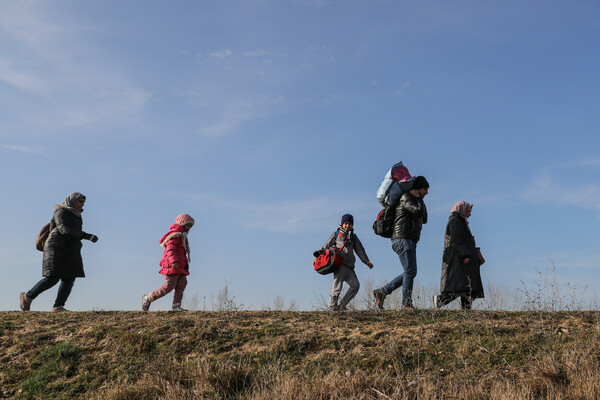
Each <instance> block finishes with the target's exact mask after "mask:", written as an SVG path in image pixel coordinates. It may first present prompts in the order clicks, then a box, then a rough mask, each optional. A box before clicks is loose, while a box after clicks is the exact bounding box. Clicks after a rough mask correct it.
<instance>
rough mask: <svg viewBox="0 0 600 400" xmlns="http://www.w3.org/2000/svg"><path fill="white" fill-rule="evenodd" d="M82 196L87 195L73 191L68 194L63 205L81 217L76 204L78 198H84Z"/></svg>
mask: <svg viewBox="0 0 600 400" xmlns="http://www.w3.org/2000/svg"><path fill="white" fill-rule="evenodd" d="M82 198H83V199H85V196H84V195H82V194H81V193H79V192H73V193H71V194H70V195H68V196H67V198H66V199H65V201H63V203H62V205H61V207H62V208H66V209H67V210H69V211H70V212H72V213H73V214H75V215H76V216H78V217H81V212H80V211H79V210H78V209H76V208H75V204H76V203H77V200H79V199H82ZM81 211H83V210H81Z"/></svg>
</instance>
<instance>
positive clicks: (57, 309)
mask: <svg viewBox="0 0 600 400" xmlns="http://www.w3.org/2000/svg"><path fill="white" fill-rule="evenodd" d="M63 311H69V310H67V309H66V308H65V307H63V306H58V307H54V308H53V309H52V312H63Z"/></svg>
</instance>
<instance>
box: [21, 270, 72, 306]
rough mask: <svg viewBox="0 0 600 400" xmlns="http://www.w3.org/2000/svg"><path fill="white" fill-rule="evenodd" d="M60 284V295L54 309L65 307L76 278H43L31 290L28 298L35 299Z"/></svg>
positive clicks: (57, 296)
mask: <svg viewBox="0 0 600 400" xmlns="http://www.w3.org/2000/svg"><path fill="white" fill-rule="evenodd" d="M58 281H61V282H60V286H59V287H58V294H57V295H56V300H55V301H54V307H63V306H64V305H65V303H66V302H67V299H68V298H69V295H70V294H71V289H72V288H73V284H74V283H75V278H57V277H54V276H51V277H47V278H42V280H40V281H39V282H38V283H36V284H35V286H34V287H32V288H31V290H30V291H29V292H27V294H26V296H27V298H28V299H31V300H33V299H35V298H36V297H38V296H39V295H40V294H41V293H43V292H45V291H46V290H48V289H50V288H51V287H52V286H54V285H56V284H57V283H58Z"/></svg>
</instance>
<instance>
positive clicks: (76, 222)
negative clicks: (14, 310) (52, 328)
mask: <svg viewBox="0 0 600 400" xmlns="http://www.w3.org/2000/svg"><path fill="white" fill-rule="evenodd" d="M84 204H85V196H84V195H82V194H81V193H77V192H74V193H71V194H70V195H69V196H68V197H67V198H66V199H65V201H64V202H63V203H62V204H60V205H56V210H55V211H54V215H53V216H52V221H50V234H49V235H48V239H47V240H46V243H45V244H44V258H43V261H42V276H43V277H44V278H42V280H41V281H39V282H38V283H37V284H36V285H35V286H34V287H33V288H32V289H31V290H30V291H28V292H27V293H25V292H23V293H21V295H20V300H21V301H20V303H21V310H23V311H28V310H29V308H30V306H31V302H32V301H33V299H35V298H36V297H37V296H38V295H39V294H40V293H42V292H44V291H46V290H48V289H50V288H51V287H53V286H54V285H56V284H57V283H58V281H61V283H60V286H59V288H58V295H57V296H56V301H55V302H54V307H53V308H52V311H66V310H65V308H64V306H65V303H66V302H67V298H68V297H69V294H70V293H71V289H72V288H73V284H74V283H75V278H83V277H85V273H84V272H83V261H82V259H81V246H82V245H81V240H82V239H87V240H91V241H92V243H96V242H97V241H98V237H97V236H96V235H92V234H91V233H85V232H84V231H82V230H81V228H82V224H83V220H82V219H81V212H82V211H83V205H84Z"/></svg>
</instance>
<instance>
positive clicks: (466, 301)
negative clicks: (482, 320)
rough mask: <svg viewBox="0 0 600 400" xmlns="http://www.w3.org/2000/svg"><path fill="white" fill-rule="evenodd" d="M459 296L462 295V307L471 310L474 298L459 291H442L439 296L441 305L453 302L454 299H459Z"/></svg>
mask: <svg viewBox="0 0 600 400" xmlns="http://www.w3.org/2000/svg"><path fill="white" fill-rule="evenodd" d="M459 297H460V308H462V309H463V310H470V309H471V304H472V303H473V300H471V299H470V298H469V297H468V296H465V295H462V294H458V293H442V294H441V295H440V296H439V298H438V299H439V302H440V307H441V306H445V305H446V304H449V303H451V302H453V301H454V300H456V299H458V298H459Z"/></svg>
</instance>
